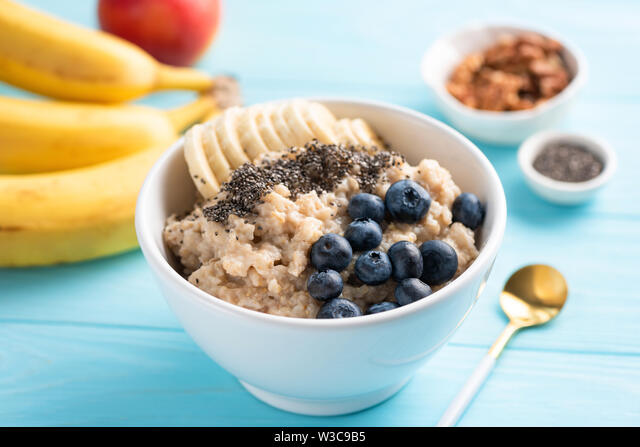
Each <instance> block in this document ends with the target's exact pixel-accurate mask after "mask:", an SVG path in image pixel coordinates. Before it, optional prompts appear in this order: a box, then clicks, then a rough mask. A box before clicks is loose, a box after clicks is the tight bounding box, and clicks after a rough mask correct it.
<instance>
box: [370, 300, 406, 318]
mask: <svg viewBox="0 0 640 447" xmlns="http://www.w3.org/2000/svg"><path fill="white" fill-rule="evenodd" d="M398 307H400V305H399V304H398V303H394V302H393V301H383V302H381V303H376V304H372V305H371V306H369V307H368V308H367V311H366V312H365V315H371V314H379V313H380V312H386V311H388V310H393V309H397V308H398Z"/></svg>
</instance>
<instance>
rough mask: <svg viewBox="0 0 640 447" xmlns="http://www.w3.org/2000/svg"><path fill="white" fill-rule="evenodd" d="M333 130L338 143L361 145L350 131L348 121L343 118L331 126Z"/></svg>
mask: <svg viewBox="0 0 640 447" xmlns="http://www.w3.org/2000/svg"><path fill="white" fill-rule="evenodd" d="M333 130H334V132H335V133H336V137H337V138H338V141H339V142H340V143H344V144H355V145H358V144H361V143H360V141H359V140H358V139H357V138H356V136H355V135H354V134H353V131H352V130H351V124H350V122H349V120H348V119H346V118H344V119H341V120H338V121H336V124H335V125H334V126H333Z"/></svg>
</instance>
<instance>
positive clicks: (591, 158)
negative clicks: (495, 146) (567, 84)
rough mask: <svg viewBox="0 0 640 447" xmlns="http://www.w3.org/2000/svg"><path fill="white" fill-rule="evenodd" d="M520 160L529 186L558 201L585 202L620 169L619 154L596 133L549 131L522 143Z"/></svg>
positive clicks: (568, 203)
mask: <svg viewBox="0 0 640 447" xmlns="http://www.w3.org/2000/svg"><path fill="white" fill-rule="evenodd" d="M518 163H519V165H520V169H521V171H522V173H523V174H524V178H525V181H526V182H527V184H528V185H529V187H530V188H531V189H532V190H533V191H534V192H535V193H537V194H538V195H539V196H541V197H542V198H544V199H546V200H548V201H550V202H553V203H557V204H562V205H573V204H578V203H582V202H585V201H587V200H589V199H591V198H593V196H594V195H595V194H596V192H597V191H598V190H600V189H601V188H602V186H603V185H604V184H605V183H607V181H608V180H609V179H610V178H611V176H612V175H613V173H614V172H615V169H616V164H617V162H616V154H615V152H614V151H613V149H612V148H611V147H610V146H609V145H608V144H607V143H606V142H604V141H602V140H600V139H599V138H595V137H592V136H587V135H582V134H576V133H567V132H556V131H545V132H539V133H536V134H534V135H532V136H531V137H529V138H528V139H527V140H525V141H524V143H522V145H521V146H520V149H519V150H518Z"/></svg>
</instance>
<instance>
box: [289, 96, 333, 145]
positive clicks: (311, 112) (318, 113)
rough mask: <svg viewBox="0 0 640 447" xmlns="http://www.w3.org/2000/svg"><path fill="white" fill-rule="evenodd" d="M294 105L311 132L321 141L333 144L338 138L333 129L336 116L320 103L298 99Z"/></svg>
mask: <svg viewBox="0 0 640 447" xmlns="http://www.w3.org/2000/svg"><path fill="white" fill-rule="evenodd" d="M295 106H296V107H297V108H298V110H299V111H300V113H301V114H302V116H303V118H304V120H305V121H306V123H307V125H308V126H309V128H310V129H311V133H312V134H313V135H315V137H316V138H317V139H318V140H319V141H320V142H322V143H325V144H335V143H337V142H338V138H337V137H336V135H335V132H334V131H333V126H335V123H336V118H335V117H334V116H333V114H332V113H331V112H330V111H329V109H327V108H326V107H325V106H323V105H322V104H320V103H317V102H308V101H298V102H296V104H295Z"/></svg>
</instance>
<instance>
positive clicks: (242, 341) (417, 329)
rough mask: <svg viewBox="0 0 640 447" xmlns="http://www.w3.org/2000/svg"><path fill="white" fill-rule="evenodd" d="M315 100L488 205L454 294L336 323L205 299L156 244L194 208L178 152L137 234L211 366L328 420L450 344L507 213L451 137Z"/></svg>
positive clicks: (362, 104)
mask: <svg viewBox="0 0 640 447" xmlns="http://www.w3.org/2000/svg"><path fill="white" fill-rule="evenodd" d="M314 100H317V101H320V102H322V103H324V104H325V105H326V106H327V107H328V108H329V109H330V110H331V111H332V112H333V113H334V114H335V115H336V116H337V117H340V118H343V117H344V118H356V117H358V118H363V119H365V120H366V121H367V122H368V123H369V124H370V125H371V126H372V127H373V128H374V129H375V130H376V131H377V132H378V133H379V134H380V135H381V136H382V138H383V139H384V140H385V141H387V142H389V144H391V146H392V147H393V148H394V149H395V150H397V151H398V152H400V153H402V154H404V155H405V156H406V157H407V159H408V160H409V161H410V162H411V163H417V162H418V161H420V160H421V159H422V158H425V157H426V158H433V159H435V160H438V161H439V162H440V163H441V164H442V165H443V166H444V167H446V168H448V169H449V170H450V171H451V174H452V175H453V178H454V180H455V181H456V183H457V184H458V185H459V186H460V188H461V189H462V190H463V191H469V192H473V193H475V194H476V195H477V196H478V197H479V198H480V199H481V200H482V202H483V203H485V204H486V211H487V213H486V217H485V221H484V223H483V226H482V227H481V230H480V231H478V232H477V243H478V247H479V249H480V253H479V256H478V257H477V258H476V260H475V261H474V262H473V263H472V264H471V265H470V266H469V268H468V269H467V270H466V271H465V272H464V273H462V275H460V276H459V277H458V278H456V279H455V280H454V281H453V282H451V284H448V285H447V286H446V287H443V288H442V289H440V290H438V291H437V292H435V293H433V294H432V295H430V296H429V297H428V298H425V299H422V300H419V301H417V302H415V303H412V304H409V305H407V306H403V307H401V308H398V309H394V310H391V311H388V312H383V313H380V314H375V315H366V316H362V317H356V318H346V319H342V320H316V319H303V318H289V317H283V316H277V315H269V314H265V313H261V312H257V311H253V310H249V309H245V308H243V307H239V306H236V305H234V304H231V303H228V302H226V301H224V300H221V299H218V298H216V297H214V296H211V295H209V294H207V293H206V292H204V291H202V290H200V289H199V288H197V287H195V286H194V285H193V284H191V283H190V282H188V281H187V280H185V279H184V278H183V277H182V276H181V275H180V273H178V270H179V269H180V267H179V265H178V263H177V262H176V260H175V259H174V258H173V256H172V254H171V252H170V250H168V249H167V247H166V245H165V244H164V241H163V239H162V229H163V227H164V225H165V221H166V219H167V217H168V216H169V215H171V214H172V213H176V212H184V211H186V210H189V209H190V208H191V207H192V206H193V201H194V197H195V188H194V186H193V182H192V181H191V179H190V178H189V174H188V171H187V168H186V165H185V161H184V155H183V152H182V142H181V141H178V142H177V143H176V144H174V145H173V146H172V147H171V148H170V149H169V150H168V151H167V153H166V154H165V155H164V156H163V157H162V158H161V159H160V160H159V161H158V162H157V163H156V164H155V166H154V167H153V168H152V169H151V171H150V172H149V174H148V176H147V179H146V180H145V183H144V185H143V186H142V189H141V191H140V195H139V198H138V204H137V209H136V232H137V236H138V241H139V243H140V247H141V248H142V252H143V253H144V256H145V258H146V259H147V262H148V263H149V266H150V267H151V270H152V272H153V273H154V276H155V278H156V279H157V281H158V283H159V284H160V289H161V290H162V293H163V294H164V296H165V298H166V300H167V302H168V303H169V306H170V307H171V309H172V310H173V312H174V313H175V314H176V316H177V317H178V320H179V321H180V323H181V324H182V325H183V326H184V328H185V330H186V331H187V332H188V333H189V335H191V337H192V338H193V339H194V340H195V342H196V343H197V344H198V345H199V346H200V347H201V348H202V349H203V350H204V351H205V352H206V353H207V354H208V355H209V356H210V357H211V358H212V359H214V360H215V361H216V362H217V363H218V364H219V365H220V366H221V367H223V368H224V369H226V370H227V371H229V372H230V373H231V374H233V375H234V376H236V377H237V378H238V379H239V380H240V382H241V383H242V385H243V386H244V387H245V388H246V389H247V390H249V392H251V393H252V394H253V395H254V396H256V397H257V398H259V399H261V400H263V401H265V402H267V403H269V404H271V405H273V406H275V407H278V408H282V409H285V410H289V411H293V412H297V413H304V414H313V415H333V414H341V413H349V412H353V411H358V410H361V409H363V408H367V407H369V406H372V405H375V404H377V403H379V402H381V401H383V400H385V399H387V398H388V397H390V396H391V395H392V394H394V393H395V392H397V391H398V390H399V389H400V388H401V387H402V386H403V385H404V384H405V383H406V382H407V381H408V380H409V379H410V378H411V377H412V376H413V375H414V373H415V372H416V370H417V369H418V368H419V367H420V366H421V365H422V364H423V363H424V362H425V361H426V360H427V359H428V358H429V357H431V355H432V354H433V353H434V352H436V351H437V350H438V348H440V347H441V346H442V345H443V344H444V343H445V342H446V341H447V340H448V339H449V337H451V335H453V333H454V332H455V330H456V329H457V328H458V327H459V326H460V324H461V323H462V321H463V320H464V318H465V317H466V316H467V315H468V313H469V311H470V309H471V307H472V305H473V304H474V303H475V301H476V299H477V297H478V295H479V294H480V292H481V291H482V289H483V287H484V284H485V282H486V280H487V277H488V276H489V273H490V271H491V267H492V265H493V261H494V259H495V257H496V254H497V253H498V248H499V247H500V244H501V242H502V236H503V234H504V229H505V224H506V213H507V211H506V201H505V196H504V191H503V189H502V185H501V183H500V179H499V178H498V175H497V174H496V172H495V170H494V169H493V166H492V165H491V163H490V162H489V160H487V158H486V157H485V156H484V155H483V154H482V152H481V151H480V150H479V149H478V148H477V147H476V146H475V145H474V144H473V143H472V142H470V141H469V140H468V139H466V138H465V137H463V136H462V135H460V134H459V133H458V132H456V131H455V130H453V129H451V128H450V127H448V126H446V125H444V124H442V123H440V122H439V121H436V120H435V119H433V118H430V117H428V116H425V115H423V114H420V113H417V112H414V111H412V110H409V109H405V108H402V107H396V106H392V105H387V104H382V103H376V102H367V101H355V100H354V101H348V100H336V99H333V100H332V99H325V100H322V99H314ZM177 269H178V270H177ZM423 400H424V398H422V397H421V398H420V402H422V401H423ZM427 401H428V400H427Z"/></svg>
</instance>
